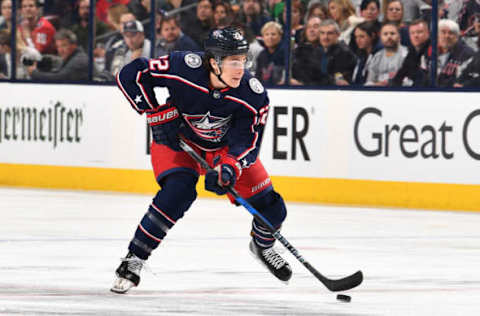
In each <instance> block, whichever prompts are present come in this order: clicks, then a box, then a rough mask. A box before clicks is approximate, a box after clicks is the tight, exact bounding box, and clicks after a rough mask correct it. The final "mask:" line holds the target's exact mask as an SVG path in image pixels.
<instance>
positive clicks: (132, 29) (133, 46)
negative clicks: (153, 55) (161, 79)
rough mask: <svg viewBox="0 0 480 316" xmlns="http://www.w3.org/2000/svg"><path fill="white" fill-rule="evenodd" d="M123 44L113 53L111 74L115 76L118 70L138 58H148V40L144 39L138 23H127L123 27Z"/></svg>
mask: <svg viewBox="0 0 480 316" xmlns="http://www.w3.org/2000/svg"><path fill="white" fill-rule="evenodd" d="M122 35H123V43H122V46H121V47H120V48H119V49H117V50H116V51H115V56H114V57H113V61H112V69H111V72H112V74H113V75H114V76H115V75H116V74H117V73H118V71H120V69H121V68H122V67H123V66H125V65H126V64H128V63H129V62H131V61H132V60H134V59H137V58H139V57H147V58H149V57H150V49H151V44H150V40H149V39H146V38H145V33H144V31H143V25H142V23H140V22H139V21H136V20H135V21H129V22H126V23H125V24H124V25H123V31H122Z"/></svg>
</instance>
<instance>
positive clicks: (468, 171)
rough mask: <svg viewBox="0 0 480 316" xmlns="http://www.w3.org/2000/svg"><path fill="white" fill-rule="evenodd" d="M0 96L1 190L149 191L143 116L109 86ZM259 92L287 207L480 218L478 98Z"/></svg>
mask: <svg viewBox="0 0 480 316" xmlns="http://www.w3.org/2000/svg"><path fill="white" fill-rule="evenodd" d="M0 89H1V91H2V92H3V91H4V92H6V93H2V95H4V96H5V97H4V98H3V99H2V101H1V102H2V103H1V104H0V184H1V185H9V186H29V187H47V188H65V189H86V190H108V191H122V192H136V193H152V192H155V191H156V188H157V186H156V184H155V180H154V178H153V174H152V172H151V171H150V156H149V152H148V151H149V150H148V142H149V136H148V129H147V127H146V124H145V119H144V118H143V117H141V116H138V115H137V114H136V113H135V112H134V111H133V110H132V109H131V108H130V106H129V104H128V103H127V102H126V101H125V100H124V99H123V96H122V94H121V93H120V91H118V90H117V89H116V88H115V87H110V86H78V85H33V84H11V83H2V84H0ZM269 94H270V101H271V102H270V105H271V109H270V113H269V118H268V122H267V126H266V128H265V135H264V139H263V144H262V152H261V159H262V162H263V163H264V165H265V166H267V169H268V171H269V173H270V174H271V175H272V180H273V182H274V185H275V187H276V188H277V190H278V191H280V192H281V193H282V194H283V196H284V197H285V198H286V199H287V200H291V201H303V202H315V203H333V204H350V205H352V204H353V205H370V206H372V205H373V206H383V207H385V206H387V207H388V206H391V207H407V208H425V209H446V210H480V194H479V193H480V177H479V176H478V175H479V174H480V104H477V102H478V101H477V100H478V99H479V94H478V93H439V92H415V93H413V92H412V93H407V92H378V91H375V92H373V91H372V92H359V91H313V90H273V89H272V90H270V91H269ZM157 98H158V99H159V100H163V99H164V98H165V91H164V90H162V89H159V90H157ZM198 191H199V195H200V196H213V195H210V194H208V193H206V192H205V191H204V190H203V185H199V186H198Z"/></svg>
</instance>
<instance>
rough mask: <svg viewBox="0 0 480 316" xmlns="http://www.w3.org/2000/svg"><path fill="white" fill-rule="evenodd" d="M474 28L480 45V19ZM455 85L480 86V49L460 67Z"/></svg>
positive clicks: (458, 86)
mask: <svg viewBox="0 0 480 316" xmlns="http://www.w3.org/2000/svg"><path fill="white" fill-rule="evenodd" d="M474 28H475V33H476V34H477V45H478V46H479V47H480V21H478V22H475V23H474ZM453 86H454V87H455V88H463V87H465V88H478V87H480V49H478V50H477V52H476V53H475V55H473V57H470V58H469V59H467V61H465V62H464V63H463V64H462V65H461V66H460V67H459V68H458V72H457V79H456V80H455V83H454V84H453Z"/></svg>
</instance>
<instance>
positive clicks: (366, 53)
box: [352, 21, 383, 85]
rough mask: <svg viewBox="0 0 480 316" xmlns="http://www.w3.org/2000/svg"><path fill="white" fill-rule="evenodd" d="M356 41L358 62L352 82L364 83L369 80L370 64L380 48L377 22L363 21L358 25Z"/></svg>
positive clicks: (355, 31) (356, 83) (355, 32)
mask: <svg viewBox="0 0 480 316" xmlns="http://www.w3.org/2000/svg"><path fill="white" fill-rule="evenodd" d="M353 35H354V38H355V43H356V47H357V49H356V51H354V53H355V55H356V56H357V64H356V65H355V69H354V70H353V77H352V84H354V85H364V84H365V82H366V81H367V75H368V64H369V63H370V61H371V60H372V58H373V55H375V54H376V53H377V52H378V51H379V50H380V49H382V48H383V47H382V44H381V43H380V40H379V36H378V33H377V27H376V25H375V22H372V21H370V22H363V23H360V24H359V25H357V27H356V28H355V30H354V31H353Z"/></svg>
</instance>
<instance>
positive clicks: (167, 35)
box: [155, 16, 201, 56]
mask: <svg viewBox="0 0 480 316" xmlns="http://www.w3.org/2000/svg"><path fill="white" fill-rule="evenodd" d="M175 50H182V51H198V50H201V49H200V47H199V46H198V45H197V44H196V43H195V42H194V41H193V40H192V39H191V38H190V37H188V35H185V34H183V32H182V30H181V29H180V22H179V21H178V19H177V18H176V17H175V16H166V17H163V18H162V20H161V22H160V38H159V39H158V42H157V44H156V46H155V55H156V56H163V55H166V54H169V53H170V52H172V51H175Z"/></svg>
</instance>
